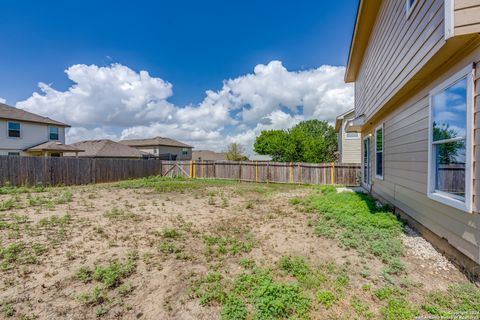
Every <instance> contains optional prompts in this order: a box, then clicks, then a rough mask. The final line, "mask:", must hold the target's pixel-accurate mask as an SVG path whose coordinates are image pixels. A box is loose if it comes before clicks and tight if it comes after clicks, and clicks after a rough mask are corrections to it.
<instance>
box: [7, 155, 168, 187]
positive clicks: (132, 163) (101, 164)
mask: <svg viewBox="0 0 480 320" xmlns="http://www.w3.org/2000/svg"><path fill="white" fill-rule="evenodd" d="M161 173H162V161H160V160H152V159H149V160H142V159H138V160H137V159H90V158H67V157H65V158H56V157H17V156H0V185H2V184H7V183H8V184H10V185H13V186H21V185H36V184H42V185H79V184H88V183H100V182H113V181H119V180H128V179H134V178H142V177H147V176H154V175H160V174H161Z"/></svg>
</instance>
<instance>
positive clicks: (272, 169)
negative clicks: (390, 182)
mask: <svg viewBox="0 0 480 320" xmlns="http://www.w3.org/2000/svg"><path fill="white" fill-rule="evenodd" d="M162 175H163V176H169V177H173V176H184V177H192V178H215V179H235V180H240V181H249V182H266V183H268V182H275V183H306V184H323V185H327V184H342V185H347V186H357V185H359V176H360V165H359V164H346V163H323V164H322V163H296V162H265V161H163V164H162Z"/></svg>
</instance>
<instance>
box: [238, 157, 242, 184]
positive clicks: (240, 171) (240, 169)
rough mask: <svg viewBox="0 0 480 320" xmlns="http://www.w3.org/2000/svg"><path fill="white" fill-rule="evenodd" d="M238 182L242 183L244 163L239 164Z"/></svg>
mask: <svg viewBox="0 0 480 320" xmlns="http://www.w3.org/2000/svg"><path fill="white" fill-rule="evenodd" d="M238 181H240V182H241V181H242V161H239V162H238Z"/></svg>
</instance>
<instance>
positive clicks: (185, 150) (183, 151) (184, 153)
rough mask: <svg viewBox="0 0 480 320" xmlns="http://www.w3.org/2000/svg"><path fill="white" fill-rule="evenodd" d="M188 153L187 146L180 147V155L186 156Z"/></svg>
mask: <svg viewBox="0 0 480 320" xmlns="http://www.w3.org/2000/svg"><path fill="white" fill-rule="evenodd" d="M187 154H188V149H187V148H183V149H182V155H184V156H186V155H187Z"/></svg>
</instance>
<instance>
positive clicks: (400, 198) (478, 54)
mask: <svg viewBox="0 0 480 320" xmlns="http://www.w3.org/2000/svg"><path fill="white" fill-rule="evenodd" d="M479 60H480V47H477V48H476V49H475V50H474V51H473V52H472V53H471V54H469V55H468V56H467V57H465V58H464V59H462V61H458V63H456V64H454V65H452V67H451V68H450V69H449V70H448V71H447V72H445V73H444V74H442V76H441V77H438V78H437V79H435V80H434V81H433V82H432V83H431V84H429V85H427V86H426V87H425V86H424V87H423V88H418V89H417V90H416V91H415V92H412V93H411V94H410V95H409V96H410V98H409V99H408V100H407V101H404V102H402V103H401V104H399V105H397V106H395V109H394V111H392V112H391V113H389V114H387V115H386V116H385V117H384V118H383V119H379V120H378V121H376V122H375V123H371V124H369V126H368V127H367V128H365V130H364V132H362V135H363V136H365V135H368V134H372V135H373V132H374V128H375V127H376V126H378V125H380V124H381V123H384V128H385V129H384V130H385V131H384V132H385V135H384V139H385V146H384V179H383V180H379V179H376V178H375V176H374V175H373V169H372V186H371V188H372V192H373V193H374V194H375V195H378V196H380V197H381V198H383V199H385V200H386V201H389V202H390V203H392V204H393V205H395V206H396V207H398V208H399V209H401V210H402V211H404V212H405V213H407V214H408V215H410V216H411V217H412V218H413V219H415V220H416V221H417V222H419V223H421V224H422V225H424V226H425V227H426V228H428V229H429V230H430V231H432V232H434V233H435V234H437V235H438V236H440V237H443V238H445V239H446V240H447V241H448V242H449V243H450V244H451V245H453V246H454V247H456V248H457V249H458V250H459V251H461V252H463V253H464V254H465V255H466V256H468V257H470V258H471V259H472V260H474V261H476V262H477V263H480V214H479V213H478V208H479V207H480V206H479V202H480V201H479V198H478V197H477V196H475V194H477V195H478V194H480V186H479V182H478V180H480V170H478V165H479V164H478V162H474V168H475V169H474V171H475V173H474V179H475V180H474V186H473V188H474V189H473V193H474V203H476V208H477V209H475V213H473V214H472V213H466V212H463V211H460V210H458V209H455V208H453V207H451V206H448V205H444V204H442V203H440V202H437V201H434V200H431V199H430V198H428V196H427V179H428V174H427V172H428V134H429V132H428V125H429V118H428V117H429V92H430V90H432V89H433V88H434V87H436V86H437V85H438V84H440V83H441V82H443V81H444V80H446V79H448V78H449V77H450V76H451V75H453V74H454V73H455V72H457V71H458V70H461V69H462V68H464V67H465V66H467V65H468V64H473V63H474V62H476V61H479ZM476 69H477V70H476V77H477V78H478V77H479V75H480V67H479V66H477V68H476ZM475 87H476V88H475V92H476V94H477V95H478V94H480V88H479V87H480V79H477V80H476V86H475ZM474 112H475V113H476V114H475V126H474V128H475V129H474V130H475V135H474V136H475V139H474V144H475V146H474V155H475V159H479V158H480V139H479V138H480V96H477V97H476V102H475V106H474ZM373 148H374V145H373V144H372V150H371V154H372V168H374V167H375V163H374V162H375V158H374V157H373V155H374V149H373ZM474 207H475V206H474Z"/></svg>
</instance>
